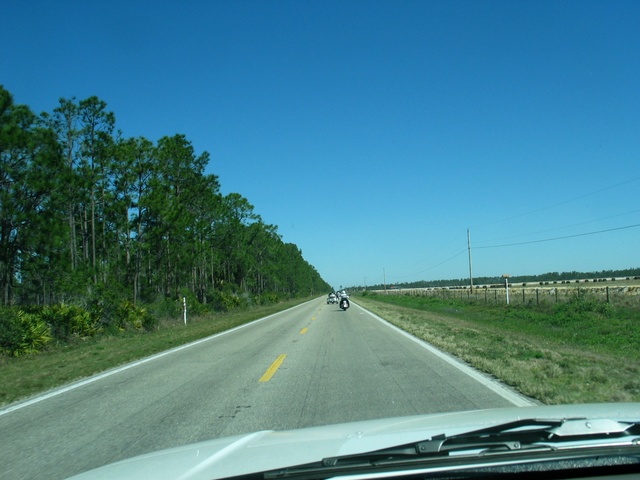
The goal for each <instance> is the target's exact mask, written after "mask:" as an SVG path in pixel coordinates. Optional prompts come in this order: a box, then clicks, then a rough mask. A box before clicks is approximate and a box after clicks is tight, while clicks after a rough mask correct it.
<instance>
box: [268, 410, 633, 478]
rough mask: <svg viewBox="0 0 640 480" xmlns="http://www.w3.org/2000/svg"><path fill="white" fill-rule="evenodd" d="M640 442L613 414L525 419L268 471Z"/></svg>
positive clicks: (398, 464)
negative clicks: (612, 418)
mask: <svg viewBox="0 0 640 480" xmlns="http://www.w3.org/2000/svg"><path fill="white" fill-rule="evenodd" d="M605 445H607V446H612V445H613V446H635V447H637V446H640V424H639V423H635V422H618V421H615V420H608V419H594V420H589V419H584V418H573V419H562V420H558V419H551V420H549V419H525V420H518V421H514V422H509V423H505V424H500V425H497V426H492V427H489V428H484V429H480V430H475V431H472V432H467V433H464V434H459V435H452V436H446V435H444V434H442V435H437V436H434V437H431V438H428V439H425V440H424V441H420V442H414V443H409V444H404V445H398V446H394V447H390V448H384V449H381V450H375V451H371V452H366V453H360V454H354V455H344V456H338V457H328V458H324V459H323V460H322V461H320V462H314V463H310V464H305V465H299V466H295V467H290V468H286V469H280V470H274V471H270V472H265V473H264V478H265V479H280V478H325V477H328V476H337V475H343V474H347V473H354V472H364V471H367V472H368V471H372V470H374V469H375V471H378V469H387V468H388V467H393V468H411V467H415V466H416V464H424V463H433V462H437V461H441V460H446V461H448V462H451V461H452V460H460V461H462V459H463V458H467V459H468V458H469V457H474V458H485V457H489V456H493V455H500V454H510V453H532V454H535V453H538V452H558V451H565V450H569V449H586V448H595V447H597V446H605Z"/></svg>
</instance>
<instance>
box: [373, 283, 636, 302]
mask: <svg viewBox="0 0 640 480" xmlns="http://www.w3.org/2000/svg"><path fill="white" fill-rule="evenodd" d="M547 283H549V282H547ZM376 293H379V294H385V293H386V294H388V295H413V296H422V297H435V298H440V299H443V300H447V299H451V300H454V299H455V300H462V301H467V302H473V303H493V304H507V303H509V304H513V305H542V304H552V303H559V302H569V301H572V300H575V299H576V298H581V297H582V298H588V299H590V300H595V301H600V302H606V303H610V304H612V305H620V306H622V305H624V306H628V307H635V308H640V284H638V283H635V284H625V285H622V284H621V285H604V286H596V285H587V284H581V285H575V284H570V283H569V282H566V283H561V282H558V284H552V285H545V284H543V285H538V286H535V285H531V284H513V285H512V284H509V285H508V289H507V287H506V286H505V284H501V285H481V286H477V287H473V289H472V288H471V287H469V286H466V287H448V288H447V287H433V288H404V289H388V290H386V292H385V291H384V290H381V291H380V290H379V291H377V292H376Z"/></svg>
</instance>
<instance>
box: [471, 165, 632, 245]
mask: <svg viewBox="0 0 640 480" xmlns="http://www.w3.org/2000/svg"><path fill="white" fill-rule="evenodd" d="M638 180H640V177H636V178H632V179H630V180H625V181H624V182H621V183H617V184H615V185H610V186H608V187H604V188H601V189H600V190H596V191H593V192H589V193H585V194H584V195H580V196H578V197H573V198H570V199H568V200H563V201H562V202H558V203H554V204H552V205H547V206H546V207H541V208H538V209H536V210H530V211H528V212H523V213H519V214H517V215H513V216H511V217H507V218H503V219H499V220H494V221H492V222H487V223H482V224H479V225H472V226H471V228H477V227H485V226H487V225H493V224H496V223H500V222H507V221H509V220H514V219H516V218H520V217H524V216H527V215H531V214H533V213H538V212H543V211H545V210H548V209H550V208H554V207H558V206H560V205H565V204H567V203H571V202H574V201H576V200H581V199H583V198H586V197H590V196H592V195H597V194H598V193H602V192H606V191H607V190H612V189H614V188H618V187H621V186H622V185H627V184H629V183H633V182H637V181H638ZM487 248H489V247H487Z"/></svg>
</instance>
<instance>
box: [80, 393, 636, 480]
mask: <svg viewBox="0 0 640 480" xmlns="http://www.w3.org/2000/svg"><path fill="white" fill-rule="evenodd" d="M566 418H589V419H598V418H610V419H615V420H621V421H624V420H634V421H638V420H640V403H628V404H586V405H558V406H536V407H514V408H505V409H492V410H476V411H469V412H456V413H443V414H434V415H420V416H413V417H400V418H391V419H382V420H368V421H362V422H354V423H344V424H339V425H329V426H322V427H311V428H304V429H300V430H290V431H260V432H255V433H251V434H247V435H238V436H234V437H226V438H219V439H214V440H210V441H205V442H200V443H196V444H193V445H186V446H183V447H177V448H173V449H170V450H163V451H160V452H155V453H151V454H146V455H142V456H139V457H134V458H131V459H128V460H123V461H120V462H117V463H114V464H111V465H107V466H105V467H101V468H98V469H96V470H92V471H89V472H86V473H82V474H80V475H77V476H75V477H72V478H73V479H74V480H93V479H105V478H108V479H114V478H117V479H129V478H131V479H133V478H136V479H138V478H154V479H172V480H176V479H184V480H187V479H188V480H201V479H202V480H205V479H206V480H211V479H220V478H225V477H232V476H237V475H245V474H249V473H256V472H262V471H266V470H275V469H279V468H285V467H289V466H294V465H301V464H305V463H311V462H317V461H320V460H322V459H323V458H326V457H336V456H341V455H353V454H357V453H364V452H369V451H373V450H379V449H382V448H387V447H392V446H394V445H401V444H406V443H411V442H418V441H422V440H426V439H428V438H430V437H432V436H435V435H440V434H446V435H455V434H460V433H464V432H469V431H473V430H478V429H482V428H487V427H490V426H493V425H498V424H502V423H506V422H511V421H516V420H521V419H558V420H561V419H566Z"/></svg>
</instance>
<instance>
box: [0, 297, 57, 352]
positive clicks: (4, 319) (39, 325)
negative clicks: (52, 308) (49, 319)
mask: <svg viewBox="0 0 640 480" xmlns="http://www.w3.org/2000/svg"><path fill="white" fill-rule="evenodd" d="M51 340H53V337H52V335H51V329H50V328H49V326H48V325H47V324H46V323H45V322H44V321H43V320H41V319H40V318H39V316H38V315H37V314H33V313H26V312H24V311H22V310H15V309H4V310H2V312H0V353H3V354H6V355H13V356H16V357H18V356H22V355H28V354H31V353H38V352H41V351H42V350H44V349H45V347H46V346H47V344H48V343H49V342H51Z"/></svg>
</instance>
